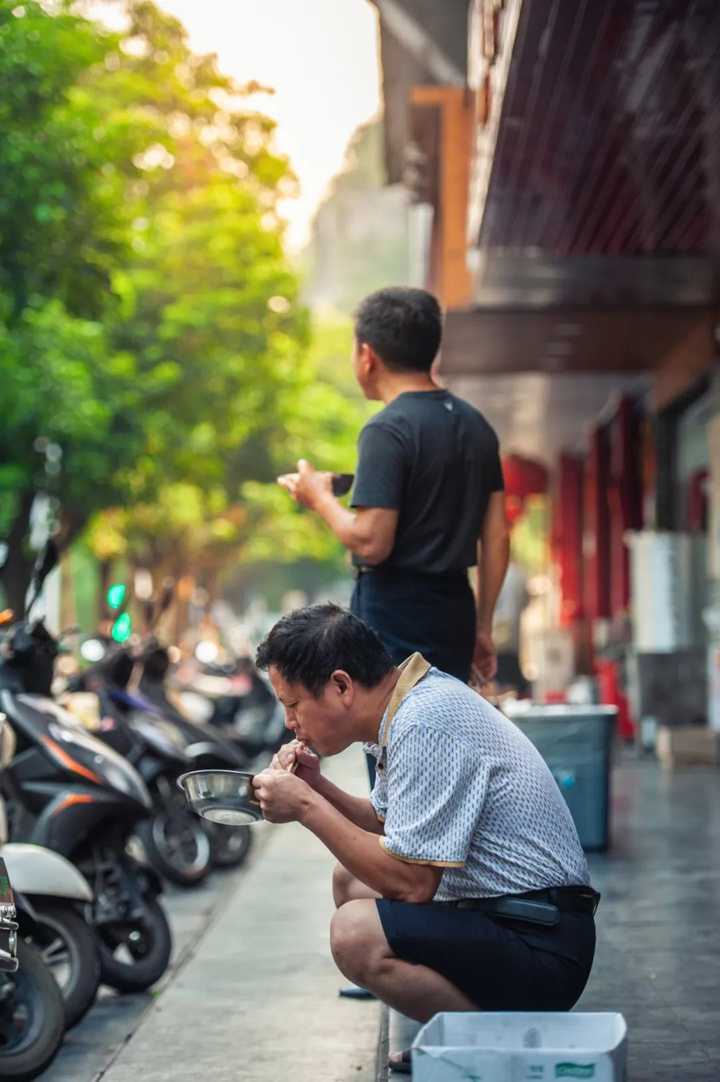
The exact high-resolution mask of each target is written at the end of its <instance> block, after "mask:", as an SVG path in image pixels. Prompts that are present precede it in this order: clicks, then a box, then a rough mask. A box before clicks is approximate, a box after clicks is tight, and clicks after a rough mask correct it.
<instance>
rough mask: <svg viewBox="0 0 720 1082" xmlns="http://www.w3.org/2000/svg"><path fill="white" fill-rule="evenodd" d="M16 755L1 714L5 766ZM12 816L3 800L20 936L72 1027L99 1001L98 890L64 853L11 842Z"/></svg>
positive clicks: (0, 816) (0, 754)
mask: <svg viewBox="0 0 720 1082" xmlns="http://www.w3.org/2000/svg"><path fill="white" fill-rule="evenodd" d="M14 754H15V737H14V734H13V732H12V729H11V728H10V726H9V725H8V724H7V720H6V718H5V715H0V767H2V768H4V767H6V766H7V765H8V764H9V763H10V762H11V761H12V758H13V756H14ZM6 838H7V820H6V817H5V805H4V803H3V801H2V799H1V798H0V842H2V843H3V847H2V850H1V852H2V856H3V858H4V860H5V863H6V866H7V870H8V872H9V873H10V877H11V882H12V883H13V887H14V892H15V906H16V909H17V912H18V922H19V925H20V936H21V938H22V939H23V940H25V942H32V943H33V945H34V946H35V947H37V948H38V950H39V951H40V952H41V954H42V957H43V960H44V962H45V964H46V965H47V966H48V967H49V969H50V971H51V972H52V975H53V976H54V977H55V980H56V981H57V983H58V986H59V988H60V991H61V993H62V997H63V1000H64V1001H65V1026H66V1028H67V1029H69V1028H70V1027H71V1026H74V1025H76V1023H77V1022H79V1021H80V1019H81V1018H82V1017H83V1016H84V1015H85V1014H86V1013H87V1011H88V1010H89V1009H90V1007H91V1006H92V1005H93V1003H94V1002H95V996H96V995H97V990H98V986H99V984H100V957H99V955H98V948H97V941H96V939H95V934H94V931H93V929H92V927H91V926H90V925H89V924H88V923H87V921H86V919H85V913H86V910H87V907H88V905H91V904H92V900H93V895H92V891H91V889H90V887H89V885H88V883H87V881H86V880H85V879H84V878H83V876H82V875H81V874H80V872H79V871H78V870H77V868H76V867H75V866H74V865H73V864H71V863H70V862H69V861H68V860H66V859H65V858H64V857H61V856H60V854H59V853H54V852H53V851H52V850H51V849H44V848H43V847H42V846H40V845H22V844H17V843H15V844H13V843H10V844H6V843H5V840H6Z"/></svg>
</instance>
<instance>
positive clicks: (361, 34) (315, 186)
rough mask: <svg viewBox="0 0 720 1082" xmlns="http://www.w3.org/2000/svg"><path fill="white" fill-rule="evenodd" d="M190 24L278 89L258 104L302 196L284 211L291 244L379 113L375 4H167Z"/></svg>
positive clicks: (284, 0)
mask: <svg viewBox="0 0 720 1082" xmlns="http://www.w3.org/2000/svg"><path fill="white" fill-rule="evenodd" d="M158 3H159V6H160V7H162V8H164V9H165V10H166V11H169V12H172V14H174V15H176V16H177V17H178V18H179V19H180V20H181V21H182V22H183V23H184V24H185V26H186V27H187V30H188V33H189V36H190V43H191V45H192V47H193V48H194V49H195V50H197V51H199V52H213V53H217V54H218V57H219V61H220V67H221V69H222V70H223V71H225V72H227V74H228V75H232V76H234V77H235V78H236V79H238V80H239V81H240V82H247V81H248V80H250V79H257V81H258V82H260V83H262V84H263V85H264V86H272V87H274V89H275V91H276V93H275V94H274V95H273V96H272V97H270V96H268V95H261V96H258V98H257V99H255V98H253V99H251V102H252V105H253V107H257V108H258V109H261V110H262V111H263V112H266V113H268V114H269V115H270V116H272V117H273V118H274V119H275V120H277V122H278V129H277V140H276V142H277V146H278V148H279V149H280V150H282V151H284V152H285V153H287V154H289V155H290V158H291V160H292V164H293V167H294V169H295V172H296V173H297V175H298V177H299V180H300V185H301V193H300V196H299V198H297V199H293V200H286V201H285V202H284V203H283V204H282V211H283V214H284V215H285V217H286V218H287V219H288V221H289V223H290V230H289V235H288V240H289V243H290V245H291V246H292V247H295V248H297V247H299V245H300V244H301V243H302V242H303V240H304V239H305V237H306V232H307V227H308V225H309V222H310V219H311V217H312V214H313V211H314V210H315V208H316V207H317V205H318V202H319V200H320V199H321V197H322V195H323V193H324V191H325V189H326V187H327V184H328V182H329V181H330V179H331V177H332V176H333V175H334V174H335V173H336V172H337V170H338V168H339V166H340V164H341V162H342V158H343V152H344V150H345V147H346V145H347V142H348V139H349V138H350V136H351V135H352V133H353V131H354V130H355V128H356V127H357V125H358V124H360V123H362V122H363V121H365V120H367V119H369V118H370V117H371V116H374V115H375V114H376V113H377V112H378V109H379V107H380V90H379V74H378V59H377V40H376V33H377V31H376V13H375V9H374V7H373V6H372V5H371V4H370V3H369V2H368V0H158Z"/></svg>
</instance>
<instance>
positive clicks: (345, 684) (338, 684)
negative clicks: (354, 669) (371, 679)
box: [330, 669, 354, 705]
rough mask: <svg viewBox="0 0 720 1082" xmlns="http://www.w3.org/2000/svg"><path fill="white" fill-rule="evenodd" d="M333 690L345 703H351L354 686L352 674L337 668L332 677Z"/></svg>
mask: <svg viewBox="0 0 720 1082" xmlns="http://www.w3.org/2000/svg"><path fill="white" fill-rule="evenodd" d="M330 682H331V684H332V686H333V690H334V691H335V693H336V694H337V695H338V697H339V698H340V699H341V701H342V702H343V703H344V704H345V705H349V704H350V703H351V702H352V699H353V693H354V687H353V679H352V676H349V675H348V673H346V672H345V670H344V669H336V670H335V672H334V673H333V674H332V676H331V677H330Z"/></svg>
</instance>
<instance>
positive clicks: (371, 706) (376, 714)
mask: <svg viewBox="0 0 720 1082" xmlns="http://www.w3.org/2000/svg"><path fill="white" fill-rule="evenodd" d="M399 679H400V669H398V668H392V669H391V670H390V672H389V673H388V674H387V676H384V677H383V678H382V680H381V681H380V683H379V684H377V685H376V687H374V688H367V689H365V691H364V695H363V700H364V701H363V704H362V708H361V711H360V717H359V718H358V727H357V732H358V739H359V740H363V741H367V742H369V743H371V744H376V743H377V738H378V731H379V729H380V722H381V720H382V716H383V714H384V713H385V711H386V710H387V707H388V703H389V702H390V699H391V698H392V694H393V692H394V690H395V685H396V684H397V682H398V680H399Z"/></svg>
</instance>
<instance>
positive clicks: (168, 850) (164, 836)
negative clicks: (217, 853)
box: [137, 810, 213, 887]
mask: <svg viewBox="0 0 720 1082" xmlns="http://www.w3.org/2000/svg"><path fill="white" fill-rule="evenodd" d="M137 836H138V838H139V839H140V841H141V842H142V844H143V847H144V849H145V852H146V854H147V859H148V860H149V861H150V863H151V864H152V866H153V868H154V869H155V871H156V872H158V873H159V874H160V875H161V876H162V877H163V878H164V879H167V880H169V881H170V882H171V883H176V884H177V886H179V887H196V886H199V884H200V883H202V882H203V880H204V879H206V878H207V876H208V874H209V873H210V871H211V869H212V864H213V860H212V851H211V847H210V841H209V839H208V836H207V834H206V833H205V831H204V830H203V827H202V824H201V822H200V820H199V819H198V817H197V816H195V815H190V814H189V813H188V812H186V811H184V810H183V811H179V812H178V811H173V812H169V813H164V812H163V813H159V814H157V815H154V816H153V817H152V818H151V819H146V820H145V821H144V822H142V823H140V824H139V826H138V828H137Z"/></svg>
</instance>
